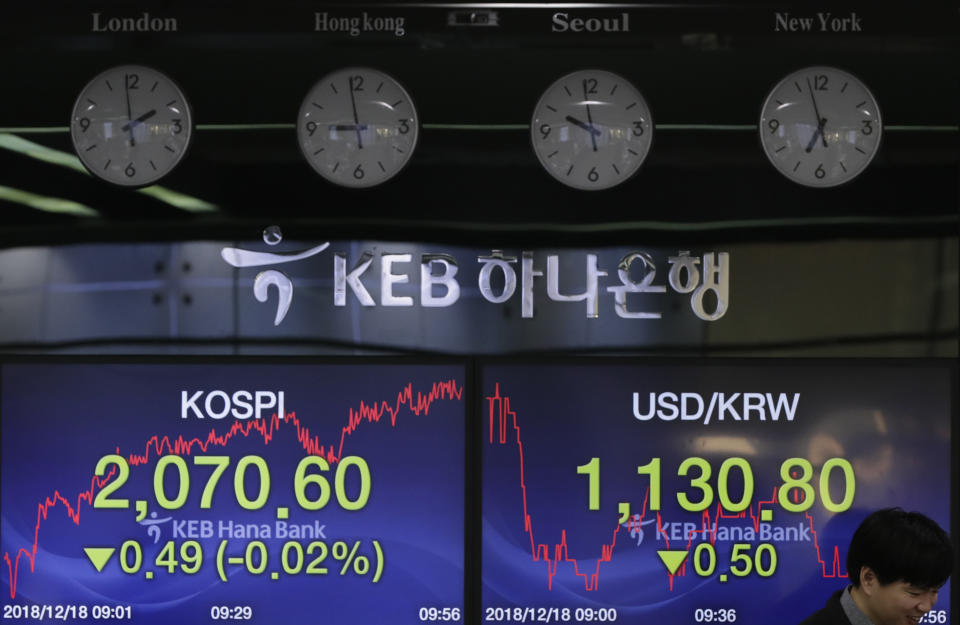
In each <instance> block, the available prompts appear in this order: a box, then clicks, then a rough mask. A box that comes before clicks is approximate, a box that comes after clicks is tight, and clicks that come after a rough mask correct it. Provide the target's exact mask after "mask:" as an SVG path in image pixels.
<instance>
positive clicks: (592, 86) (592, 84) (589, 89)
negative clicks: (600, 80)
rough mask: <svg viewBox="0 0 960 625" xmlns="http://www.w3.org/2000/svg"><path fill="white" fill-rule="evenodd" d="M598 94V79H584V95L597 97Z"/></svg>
mask: <svg viewBox="0 0 960 625" xmlns="http://www.w3.org/2000/svg"><path fill="white" fill-rule="evenodd" d="M596 93H597V79H596V78H584V79H583V94H584V95H596Z"/></svg>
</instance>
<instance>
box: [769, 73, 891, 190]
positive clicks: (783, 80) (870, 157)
mask: <svg viewBox="0 0 960 625" xmlns="http://www.w3.org/2000/svg"><path fill="white" fill-rule="evenodd" d="M817 70H826V71H829V72H832V73H839V74H844V75H846V76H847V77H848V78H850V79H852V80H854V81H856V83H857V85H858V86H859V87H860V88H861V89H863V90H864V92H865V93H866V95H867V96H868V97H869V98H870V100H871V102H872V103H873V106H874V107H875V109H876V118H877V133H878V135H877V138H876V144H875V145H874V148H873V151H872V152H871V153H870V154H869V155H867V160H866V162H865V163H863V165H861V166H860V168H859V169H858V170H857V171H856V172H855V173H854V174H853V175H845V176H843V177H842V178H841V179H839V180H837V181H835V182H830V183H829V184H810V183H809V182H807V181H805V180H801V179H799V178H797V177H795V176H793V175H792V173H793V172H789V171H786V170H784V169H781V168H780V166H779V165H778V164H777V161H776V160H774V157H773V156H772V155H771V153H770V151H769V150H768V149H767V147H768V146H767V143H766V140H767V135H766V134H765V133H764V124H763V120H764V114H765V112H766V111H767V105H768V104H769V103H770V100H771V98H773V96H774V94H775V93H776V92H777V90H778V89H779V88H780V87H781V86H782V85H783V84H784V83H786V82H787V81H788V80H790V79H791V78H793V77H794V76H797V75H798V74H803V73H809V72H814V71H817ZM884 134H885V133H884V130H883V113H882V112H881V110H880V103H879V102H878V101H877V97H876V96H875V95H874V94H873V91H871V90H870V88H869V87H868V86H867V84H866V83H865V82H864V81H863V80H862V79H861V78H860V77H859V76H858V75H857V74H854V73H853V72H851V71H848V70H846V69H844V68H842V67H836V66H834V65H809V66H804V67H801V68H799V69H796V70H793V71H791V72H789V73H787V74H786V75H784V76H783V77H782V78H781V79H779V80H778V81H776V82H775V83H774V84H773V86H772V87H771V88H770V89H769V90H768V91H767V95H766V96H765V97H764V99H763V103H762V105H761V106H760V114H759V116H758V118H757V138H758V139H759V141H760V149H761V151H762V152H763V154H764V155H765V156H766V157H767V160H768V161H769V162H770V164H771V165H772V166H773V169H774V170H775V171H776V172H777V173H779V174H781V175H782V176H783V177H784V178H786V179H787V180H790V181H791V182H793V183H794V184H798V185H800V186H802V187H805V188H808V189H836V188H837V187H843V186H845V185H848V184H850V183H852V182H853V181H855V180H857V179H859V178H860V176H861V175H863V173H864V172H866V171H867V170H868V169H869V168H870V166H871V165H872V164H873V160H874V158H876V156H877V154H878V153H879V152H880V149H881V147H882V145H883V137H884Z"/></svg>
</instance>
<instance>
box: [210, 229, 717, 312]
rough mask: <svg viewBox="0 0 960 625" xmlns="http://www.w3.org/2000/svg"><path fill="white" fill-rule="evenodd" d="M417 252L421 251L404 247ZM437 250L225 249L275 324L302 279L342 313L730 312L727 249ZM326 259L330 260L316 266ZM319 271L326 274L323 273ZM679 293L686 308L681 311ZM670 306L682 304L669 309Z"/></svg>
mask: <svg viewBox="0 0 960 625" xmlns="http://www.w3.org/2000/svg"><path fill="white" fill-rule="evenodd" d="M281 238H282V237H281V235H280V233H279V229H268V230H267V231H265V233H264V241H265V242H266V243H267V244H268V245H271V246H274V245H277V244H279V243H280V241H281ZM409 247H417V248H418V249H416V250H411V249H403V248H409ZM338 248H339V249H338ZM437 248H438V249H436V250H433V249H428V248H423V247H420V246H405V245H402V244H368V245H363V244H360V245H358V244H356V243H346V242H340V243H332V242H323V243H320V244H317V245H314V246H311V247H307V248H304V249H299V250H291V251H266V250H257V249H246V248H241V247H224V248H223V249H222V250H221V256H222V258H223V260H224V261H225V262H227V263H228V264H230V265H231V266H233V267H236V268H238V269H239V270H241V271H242V270H244V269H247V268H257V269H259V271H258V272H257V274H256V276H255V278H254V280H253V295H254V297H255V298H256V299H257V300H258V301H259V302H262V303H269V302H270V301H271V297H275V298H276V302H275V304H274V305H275V306H276V312H275V315H274V325H276V326H279V325H280V324H281V323H283V320H284V319H285V318H286V316H287V314H288V312H289V311H290V309H291V306H292V305H293V302H294V290H295V288H294V287H295V286H296V285H297V283H298V281H300V282H309V283H311V284H312V285H314V286H316V285H317V284H320V285H328V289H327V290H328V295H327V297H329V299H328V300H327V305H329V306H332V307H334V308H344V307H348V306H351V307H353V306H360V307H362V308H369V309H403V308H407V309H409V308H416V307H419V308H423V309H444V310H449V311H450V312H451V314H453V313H454V312H455V311H457V309H458V305H460V304H461V301H462V300H463V299H464V295H465V293H467V292H469V294H470V296H471V298H473V299H475V298H477V297H479V298H481V299H482V300H483V301H484V302H486V303H487V304H489V305H490V306H501V307H509V308H510V309H511V310H515V309H517V308H519V312H520V317H521V318H522V319H524V320H533V319H535V318H537V316H538V315H539V314H540V312H541V311H542V310H543V309H544V307H548V306H565V307H571V306H579V307H580V310H581V311H582V314H583V317H585V318H587V319H597V318H601V317H602V316H603V311H605V310H611V311H612V316H615V317H616V318H620V319H625V320H658V319H662V318H663V316H664V314H676V315H687V316H691V317H692V318H694V319H699V320H702V321H707V322H712V321H717V320H719V319H721V318H722V317H723V316H724V315H725V314H726V313H727V311H728V310H729V306H730V271H731V270H730V256H729V254H728V253H726V252H722V251H716V250H708V251H694V250H676V251H675V252H666V253H664V252H663V251H660V250H647V249H643V248H640V247H637V248H635V249H624V250H622V251H617V252H616V253H615V254H614V255H613V256H611V254H610V251H609V250H608V251H606V252H596V253H594V252H592V251H582V250H570V251H545V252H542V251H536V250H527V249H517V250H508V249H490V250H484V251H479V250H478V251H473V250H470V251H465V250H463V249H462V248H458V249H457V250H455V251H452V250H450V249H443V246H437ZM324 257H326V259H327V261H328V262H326V263H323V262H320V263H318V262H317V260H318V259H323V258H324ZM311 258H313V259H314V260H313V261H311V262H310V267H311V272H310V273H309V275H303V274H300V273H298V274H297V275H291V274H293V268H294V267H297V265H296V264H295V263H302V262H303V261H306V260H307V259H311ZM324 265H325V267H326V268H325V269H323V267H324ZM318 266H319V267H321V269H320V272H321V275H317V272H316V269H315V268H316V267H318ZM322 274H326V275H325V276H324V275H322ZM271 287H273V289H271ZM273 292H275V296H273V295H272V293H273ZM677 297H681V298H682V299H684V300H686V305H685V306H682V307H678V306H676V305H675V301H676V298H677ZM316 299H317V298H316V297H312V298H311V305H316ZM604 300H607V301H608V303H607V304H606V305H605V304H604V303H603V302H604ZM668 300H669V301H670V302H674V303H671V304H669V305H668ZM678 308H679V309H678ZM667 311H669V312H667ZM608 314H609V313H608Z"/></svg>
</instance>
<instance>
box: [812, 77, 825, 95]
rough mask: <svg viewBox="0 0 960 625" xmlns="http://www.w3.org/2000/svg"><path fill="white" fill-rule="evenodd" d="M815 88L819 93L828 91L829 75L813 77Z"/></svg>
mask: <svg viewBox="0 0 960 625" xmlns="http://www.w3.org/2000/svg"><path fill="white" fill-rule="evenodd" d="M813 88H814V89H815V90H817V91H827V75H826V74H817V75H816V76H814V77H813Z"/></svg>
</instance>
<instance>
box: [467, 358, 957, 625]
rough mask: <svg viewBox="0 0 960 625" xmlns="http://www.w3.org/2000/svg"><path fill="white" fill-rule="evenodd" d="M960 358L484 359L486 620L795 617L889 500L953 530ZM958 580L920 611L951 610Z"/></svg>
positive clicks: (935, 617) (834, 585) (939, 617)
mask: <svg viewBox="0 0 960 625" xmlns="http://www.w3.org/2000/svg"><path fill="white" fill-rule="evenodd" d="M955 375H956V373H955V370H954V369H953V368H952V366H950V365H949V364H937V363H933V364H930V363H910V364H900V363H889V362H875V363H871V362H868V361H857V362H842V363H837V362H823V361H815V362H807V363H804V362H787V361H777V362H775V363H771V362H770V361H763V362H743V361H739V360H738V361H706V362H703V363H697V364H691V363H688V362H667V363H664V362H657V363H655V364H619V363H610V361H602V362H595V363H589V364H565V363H557V362H535V363H529V362H528V363H517V362H513V363H497V362H490V363H487V365H486V366H484V367H483V368H482V372H481V377H482V389H481V393H482V396H481V401H482V414H481V428H482V429H483V433H482V437H483V443H482V446H483V452H482V467H483V468H482V484H483V487H482V491H483V495H482V497H483V502H482V511H483V512H482V516H483V518H482V531H483V553H482V576H481V578H482V596H481V606H482V621H483V622H484V623H519V622H525V623H534V622H545V623H568V622H569V623H584V622H591V621H594V622H614V621H616V622H622V623H733V622H735V623H740V624H744V625H769V624H770V623H786V624H789V623H799V622H800V621H802V620H803V619H804V618H806V617H807V616H809V615H810V614H811V613H812V612H814V611H815V610H817V609H819V608H821V607H823V605H824V604H825V602H826V601H827V599H828V598H829V597H830V595H832V594H833V593H834V592H835V591H837V590H840V589H842V588H844V587H845V586H846V585H847V584H848V579H847V577H846V574H847V571H846V556H847V547H848V545H849V542H850V538H851V536H852V535H853V532H854V530H855V529H856V528H857V526H858V525H859V524H860V522H861V521H862V520H863V519H864V518H865V516H866V515H867V514H869V513H870V512H872V511H873V510H875V509H878V508H885V507H891V506H899V507H901V508H904V509H905V510H911V511H912V510H915V511H919V512H922V513H924V514H926V515H927V516H929V517H931V518H933V519H934V520H935V521H937V522H938V523H939V524H940V525H941V527H943V528H944V529H945V530H946V531H948V532H949V531H950V510H951V493H952V492H953V491H952V490H951V418H952V415H953V414H954V412H953V408H952V406H951V403H952V401H953V398H952V393H953V392H954V384H955ZM950 608H951V606H950V583H949V582H948V583H947V585H946V586H944V587H943V588H942V589H941V591H940V595H939V601H938V602H937V604H936V605H935V606H934V607H933V610H932V611H930V612H928V613H927V614H926V615H925V616H924V617H923V619H922V622H924V623H950V622H951V615H950Z"/></svg>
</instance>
